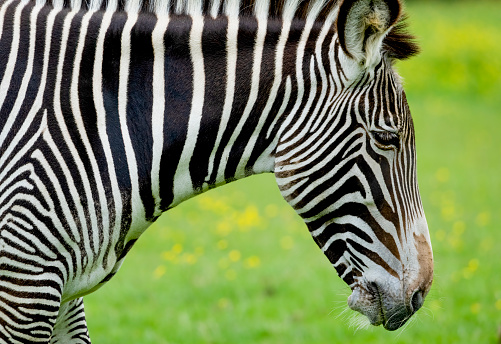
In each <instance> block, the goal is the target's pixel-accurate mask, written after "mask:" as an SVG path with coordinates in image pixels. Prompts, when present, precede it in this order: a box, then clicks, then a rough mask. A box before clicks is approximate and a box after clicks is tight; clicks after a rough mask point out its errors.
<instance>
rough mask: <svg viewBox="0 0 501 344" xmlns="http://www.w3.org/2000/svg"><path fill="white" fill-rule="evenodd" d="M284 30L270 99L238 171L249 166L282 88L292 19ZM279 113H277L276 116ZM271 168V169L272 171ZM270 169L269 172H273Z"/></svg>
mask: <svg viewBox="0 0 501 344" xmlns="http://www.w3.org/2000/svg"><path fill="white" fill-rule="evenodd" d="M282 25H283V26H282V31H281V34H280V38H279V39H278V44H277V46H276V53H275V73H274V80H273V84H272V86H271V91H270V94H269V96H268V100H267V102H266V105H265V108H264V110H263V112H262V113H261V114H260V115H259V120H258V124H257V125H256V128H254V132H253V133H252V135H251V137H250V139H249V141H248V142H247V145H246V146H245V150H244V153H243V155H242V158H241V159H240V162H239V164H238V168H237V171H241V170H244V169H245V167H246V166H247V163H248V161H249V158H250V156H251V154H252V151H253V149H254V146H255V144H256V142H257V139H258V137H259V133H260V132H261V131H262V128H263V127H264V124H265V122H266V120H267V119H268V115H269V114H270V111H271V108H272V107H273V104H274V103H275V99H276V98H277V94H278V89H279V88H280V84H281V83H282V66H283V58H284V50H285V44H286V43H287V38H288V37H289V30H290V27H291V22H290V21H284V22H283V24H282ZM276 115H277V114H275V116H276ZM267 158H268V159H269V160H273V159H272V157H271V156H270V157H263V159H264V160H266V159H267ZM260 165H262V166H266V168H268V167H269V166H271V168H272V170H273V165H274V164H273V162H268V163H267V162H265V161H260ZM272 170H271V171H272ZM271 171H269V172H271ZM254 172H256V173H258V172H267V171H254Z"/></svg>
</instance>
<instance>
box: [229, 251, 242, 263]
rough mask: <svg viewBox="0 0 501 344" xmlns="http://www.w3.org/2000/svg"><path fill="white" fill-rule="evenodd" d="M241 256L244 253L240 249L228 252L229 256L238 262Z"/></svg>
mask: <svg viewBox="0 0 501 344" xmlns="http://www.w3.org/2000/svg"><path fill="white" fill-rule="evenodd" d="M241 256H242V254H241V253H240V251H238V250H231V251H230V253H228V257H229V258H230V260H231V261H232V262H238V261H239V260H240V257H241Z"/></svg>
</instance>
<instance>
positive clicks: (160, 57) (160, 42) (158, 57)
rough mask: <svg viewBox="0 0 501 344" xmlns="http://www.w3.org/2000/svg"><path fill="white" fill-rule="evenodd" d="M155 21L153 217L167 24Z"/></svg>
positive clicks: (157, 202) (161, 139)
mask: <svg viewBox="0 0 501 344" xmlns="http://www.w3.org/2000/svg"><path fill="white" fill-rule="evenodd" d="M163 19H164V20H162V21H160V20H158V21H157V24H156V26H155V29H154V30H153V33H152V38H151V39H152V44H153V55H154V57H153V58H154V59H153V85H152V88H153V110H152V112H153V113H152V119H151V126H152V127H151V131H152V137H153V159H152V166H151V191H152V194H153V198H154V199H155V214H154V215H155V216H158V215H160V214H161V210H160V202H161V199H160V161H161V159H162V152H163V145H164V116H165V70H164V68H165V56H164V55H165V47H164V36H165V31H166V30H167V26H168V24H169V19H168V17H166V18H163Z"/></svg>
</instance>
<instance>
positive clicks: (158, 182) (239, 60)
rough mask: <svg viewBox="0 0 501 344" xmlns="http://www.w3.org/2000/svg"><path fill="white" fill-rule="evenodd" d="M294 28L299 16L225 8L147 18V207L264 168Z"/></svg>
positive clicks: (290, 86) (270, 163)
mask: <svg viewBox="0 0 501 344" xmlns="http://www.w3.org/2000/svg"><path fill="white" fill-rule="evenodd" d="M303 28H304V22H292V23H284V22H282V21H278V20H266V19H265V18H262V19H259V20H258V19H256V18H250V17H246V18H238V17H231V16H230V17H218V18H216V19H213V18H209V17H202V16H199V17H196V16H191V17H188V16H173V17H170V18H169V19H168V20H167V19H166V20H162V19H160V20H159V21H158V22H157V25H156V27H155V29H154V30H153V34H152V36H153V40H152V41H153V42H154V44H153V59H152V60H153V62H152V64H153V67H152V70H153V71H154V72H153V78H152V79H153V83H152V84H153V85H154V87H153V102H152V103H153V111H152V114H153V116H152V118H153V120H152V129H153V131H152V138H153V158H152V162H153V163H152V166H153V169H152V174H151V181H152V190H153V195H154V198H155V203H156V205H157V209H160V210H164V209H168V208H171V207H173V206H175V205H177V204H179V203H181V202H182V201H184V200H186V199H188V198H190V197H192V196H194V195H196V194H199V193H201V192H204V191H206V190H208V189H210V188H213V187H216V186H219V185H222V184H225V183H227V182H230V181H233V180H237V179H241V178H243V177H246V176H249V175H252V174H256V173H264V172H273V170H274V166H275V161H274V151H275V148H276V145H277V143H278V139H279V131H280V127H281V124H282V122H283V120H284V118H285V117H286V115H287V114H289V113H290V111H291V108H292V104H289V100H290V99H291V98H293V97H294V96H295V95H297V94H298V83H297V82H295V73H296V65H295V63H294V62H295V61H296V60H297V59H296V54H297V47H298V44H299V41H300V39H301V38H302V35H301V33H302V30H303ZM316 34H318V33H316ZM303 39H304V37H303ZM141 50H143V49H141ZM285 56H286V57H285ZM296 62H297V61H296ZM299 62H302V61H299ZM134 69H135V68H134V67H133V66H131V68H130V70H131V71H133V70H134ZM301 87H304V85H301ZM291 103H292V102H291ZM160 147H162V149H159V148H160ZM157 190H158V191H157Z"/></svg>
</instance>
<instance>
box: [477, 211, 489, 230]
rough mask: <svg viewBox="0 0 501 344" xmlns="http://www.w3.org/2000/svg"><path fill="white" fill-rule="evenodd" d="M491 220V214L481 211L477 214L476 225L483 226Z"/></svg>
mask: <svg viewBox="0 0 501 344" xmlns="http://www.w3.org/2000/svg"><path fill="white" fill-rule="evenodd" d="M490 221H491V214H490V213H489V212H488V211H484V212H481V213H480V214H478V215H477V220H476V222H477V225H479V226H482V227H485V226H487V225H488V224H489V223H490Z"/></svg>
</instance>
